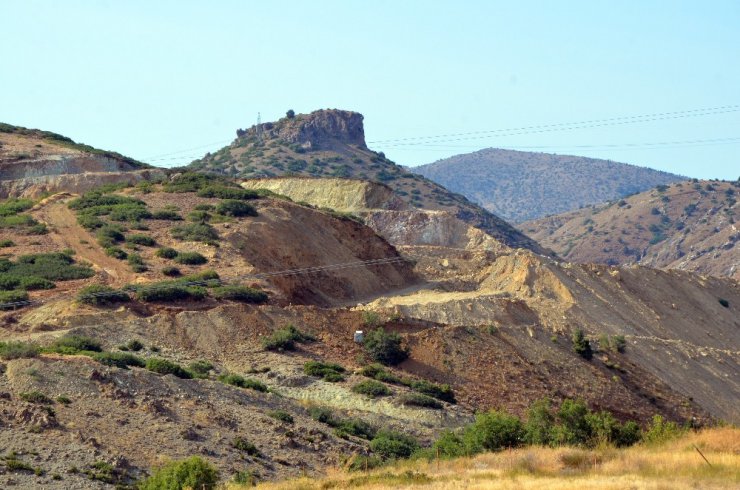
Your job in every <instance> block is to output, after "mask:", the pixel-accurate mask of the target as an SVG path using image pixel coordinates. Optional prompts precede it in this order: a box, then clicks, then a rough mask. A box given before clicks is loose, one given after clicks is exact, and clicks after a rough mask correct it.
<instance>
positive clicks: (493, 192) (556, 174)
mask: <svg viewBox="0 0 740 490" xmlns="http://www.w3.org/2000/svg"><path fill="white" fill-rule="evenodd" d="M410 170H411V171H413V172H415V173H417V174H420V175H423V176H424V177H426V178H428V179H430V180H432V181H434V182H437V183H438V184H440V185H443V186H445V187H446V188H447V189H450V190H451V191H452V192H457V193H460V194H462V195H464V196H465V197H467V198H468V199H470V200H471V201H473V202H475V203H477V204H479V205H481V206H482V207H484V208H485V209H487V210H489V211H490V212H492V213H495V214H496V215H498V216H501V217H502V218H504V219H505V220H508V221H511V222H514V223H520V222H522V221H527V220H532V219H536V218H540V217H543V216H546V215H550V214H558V213H563V212H566V211H571V210H573V209H578V208H580V207H582V206H586V205H589V204H597V203H601V202H604V201H609V200H613V199H619V198H621V197H624V196H628V195H630V194H635V193H637V192H641V191H644V190H647V189H650V188H652V187H655V186H656V185H659V184H669V183H672V182H678V181H681V180H685V177H681V176H680V175H674V174H670V173H667V172H660V171H658V170H653V169H649V168H644V167H637V166H634V165H628V164H626V163H618V162H613V161H611V160H598V159H594V158H586V157H578V156H571V155H555V154H550V153H532V152H524V151H513V150H500V149H496V148H489V149H485V150H480V151H476V152H473V153H466V154H464V155H456V156H453V157H450V158H445V159H443V160H439V161H436V162H434V163H429V164H427V165H420V166H418V167H413V168H411V169H410Z"/></svg>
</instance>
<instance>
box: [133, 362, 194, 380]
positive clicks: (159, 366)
mask: <svg viewBox="0 0 740 490" xmlns="http://www.w3.org/2000/svg"><path fill="white" fill-rule="evenodd" d="M145 367H146V368H147V369H148V370H149V371H152V372H154V373H158V374H173V375H175V376H177V377H178V378H183V379H190V378H192V377H193V375H192V374H190V373H189V372H188V371H187V370H185V369H183V368H182V367H181V366H180V365H179V364H177V363H174V362H172V361H168V360H167V359H162V358H160V357H150V358H149V359H147V360H146V366H145Z"/></svg>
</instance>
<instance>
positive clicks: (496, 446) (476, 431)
mask: <svg viewBox="0 0 740 490" xmlns="http://www.w3.org/2000/svg"><path fill="white" fill-rule="evenodd" d="M523 438H524V428H523V427H522V422H521V421H520V420H519V419H518V418H517V417H516V416H514V415H510V414H508V413H506V412H501V411H497V410H491V411H490V412H486V413H480V414H478V415H476V416H475V422H473V423H472V424H470V425H469V426H467V427H466V428H465V432H464V435H463V440H464V441H465V446H466V448H467V449H468V452H469V453H477V452H481V451H498V450H500V449H504V448H508V447H517V446H519V445H521V443H522V439H523Z"/></svg>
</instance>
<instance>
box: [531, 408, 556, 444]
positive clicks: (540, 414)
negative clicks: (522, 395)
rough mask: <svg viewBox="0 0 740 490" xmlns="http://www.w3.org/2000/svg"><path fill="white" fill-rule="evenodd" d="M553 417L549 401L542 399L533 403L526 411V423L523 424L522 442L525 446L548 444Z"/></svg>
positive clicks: (553, 422)
mask: <svg viewBox="0 0 740 490" xmlns="http://www.w3.org/2000/svg"><path fill="white" fill-rule="evenodd" d="M554 424H555V417H554V416H553V414H552V411H551V409H550V399H549V398H543V399H541V400H537V401H536V402H534V403H533V404H532V405H531V406H530V407H529V410H528V411H527V423H526V424H524V440H525V441H526V442H527V444H534V445H542V446H545V445H547V444H550V441H551V440H552V431H553V426H554Z"/></svg>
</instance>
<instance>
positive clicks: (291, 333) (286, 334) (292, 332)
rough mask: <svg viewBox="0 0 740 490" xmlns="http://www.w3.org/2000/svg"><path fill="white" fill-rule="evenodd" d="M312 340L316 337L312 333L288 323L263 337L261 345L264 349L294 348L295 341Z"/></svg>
mask: <svg viewBox="0 0 740 490" xmlns="http://www.w3.org/2000/svg"><path fill="white" fill-rule="evenodd" d="M314 340H316V337H314V336H313V335H311V334H307V333H304V332H301V331H300V330H298V329H297V328H295V326H293V325H290V324H289V325H286V326H285V327H283V328H281V329H278V330H275V331H274V332H273V333H272V335H270V336H268V337H266V338H264V339H263V340H262V347H263V348H264V349H265V350H295V344H296V343H304V342H313V341H314Z"/></svg>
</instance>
